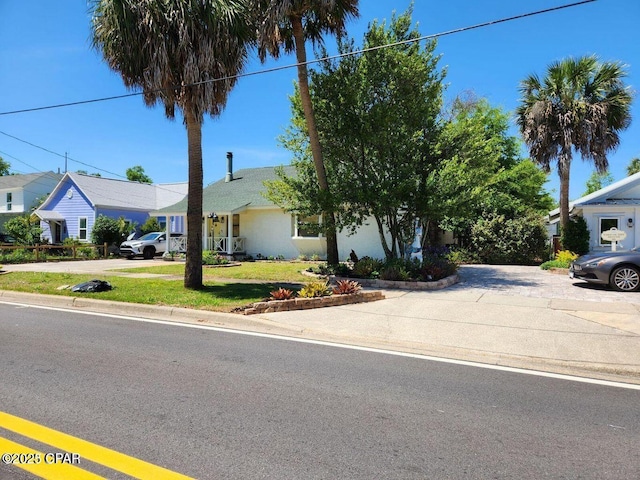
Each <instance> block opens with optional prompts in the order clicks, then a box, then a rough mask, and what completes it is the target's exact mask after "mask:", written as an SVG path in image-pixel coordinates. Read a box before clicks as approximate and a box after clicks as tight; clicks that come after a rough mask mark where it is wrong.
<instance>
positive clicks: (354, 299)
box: [242, 291, 384, 315]
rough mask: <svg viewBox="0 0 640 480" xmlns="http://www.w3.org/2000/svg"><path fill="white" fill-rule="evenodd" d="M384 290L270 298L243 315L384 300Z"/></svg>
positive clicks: (245, 311)
mask: <svg viewBox="0 0 640 480" xmlns="http://www.w3.org/2000/svg"><path fill="white" fill-rule="evenodd" d="M383 299H384V295H383V294H382V292H379V291H375V292H358V293H352V294H347V295H331V296H328V297H316V298H291V299H289V300H270V301H268V302H256V303H254V304H253V306H252V307H251V308H247V309H245V310H244V311H243V312H242V314H243V315H254V314H256V313H273V312H288V311H291V310H308V309H310V308H321V307H335V306H337V305H349V304H351V303H364V302H375V301H376V300H383Z"/></svg>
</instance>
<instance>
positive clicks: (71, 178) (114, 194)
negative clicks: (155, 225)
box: [41, 172, 187, 211]
mask: <svg viewBox="0 0 640 480" xmlns="http://www.w3.org/2000/svg"><path fill="white" fill-rule="evenodd" d="M69 182H72V183H73V184H74V185H75V186H76V188H77V189H78V190H79V191H80V192H81V193H82V194H83V195H84V196H85V197H86V198H87V200H88V201H89V202H90V203H91V205H92V206H93V207H96V206H100V207H107V208H121V209H129V210H142V211H151V210H156V209H158V208H160V207H162V206H166V205H171V204H172V203H175V202H176V201H178V200H179V199H181V198H183V197H184V196H185V195H186V190H187V183H186V182H183V183H170V184H160V185H152V184H148V183H139V182H130V181H128V180H115V179H112V178H104V177H96V176H93V175H84V174H80V173H72V172H67V173H65V175H64V177H63V178H62V180H60V182H59V183H58V185H56V188H55V189H54V191H53V192H52V193H51V195H50V196H49V198H48V199H47V201H46V202H45V203H44V204H43V205H42V207H41V208H42V209H46V208H47V206H48V205H49V203H50V200H51V199H53V198H55V197H56V195H57V194H58V193H59V191H60V189H62V188H68V185H69Z"/></svg>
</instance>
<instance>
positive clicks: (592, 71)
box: [516, 56, 632, 228]
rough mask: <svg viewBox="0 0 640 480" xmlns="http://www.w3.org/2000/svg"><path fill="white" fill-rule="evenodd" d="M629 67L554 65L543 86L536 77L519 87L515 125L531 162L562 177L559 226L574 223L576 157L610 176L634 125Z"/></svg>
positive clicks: (589, 62) (576, 62)
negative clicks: (625, 133) (611, 156)
mask: <svg viewBox="0 0 640 480" xmlns="http://www.w3.org/2000/svg"><path fill="white" fill-rule="evenodd" d="M625 75H626V72H625V69H624V66H623V65H621V64H620V63H617V62H604V63H600V62H599V61H598V58H597V57H595V56H585V57H580V58H577V59H573V58H568V59H564V60H562V61H559V62H554V63H552V64H551V65H550V66H549V67H548V68H547V72H546V77H545V78H544V80H540V78H539V77H538V76H537V75H531V76H529V77H527V78H526V79H525V80H523V81H522V82H521V84H520V92H521V94H522V98H521V99H520V102H521V103H520V105H519V106H518V108H517V109H516V121H517V124H518V126H519V127H520V132H521V133H522V136H523V138H524V141H525V143H526V145H527V146H528V147H529V152H530V155H531V158H532V159H533V160H534V161H535V162H536V163H538V164H539V165H540V166H542V168H543V169H544V170H545V171H546V172H549V171H550V168H551V162H552V161H554V160H555V161H556V166H557V169H558V175H559V177H560V226H561V227H562V228H564V227H565V226H566V225H567V222H568V220H569V172H570V168H571V159H572V156H573V151H574V150H575V151H576V152H577V153H579V154H580V155H581V156H582V158H583V160H591V161H593V163H594V165H595V167H596V171H597V172H599V173H604V172H606V171H607V169H608V166H609V162H608V160H607V153H608V152H610V151H612V150H614V149H615V148H616V147H617V146H618V144H619V143H620V137H619V135H618V134H619V132H620V131H621V130H624V129H625V128H627V127H628V126H629V124H630V122H631V114H630V105H631V100H632V95H631V92H630V90H629V88H628V87H625V85H624V83H623V81H622V79H623V77H624V76H625Z"/></svg>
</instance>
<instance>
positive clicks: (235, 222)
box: [232, 213, 240, 237]
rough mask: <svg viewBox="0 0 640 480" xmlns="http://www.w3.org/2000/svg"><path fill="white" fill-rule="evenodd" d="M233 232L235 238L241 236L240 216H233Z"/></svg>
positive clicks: (235, 214)
mask: <svg viewBox="0 0 640 480" xmlns="http://www.w3.org/2000/svg"><path fill="white" fill-rule="evenodd" d="M232 221H233V231H232V234H233V236H234V237H239V236H240V215H238V214H237V213H234V214H233V220H232Z"/></svg>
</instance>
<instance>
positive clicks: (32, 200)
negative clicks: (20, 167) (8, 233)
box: [0, 172, 62, 231]
mask: <svg viewBox="0 0 640 480" xmlns="http://www.w3.org/2000/svg"><path fill="white" fill-rule="evenodd" d="M61 178H62V174H60V173H54V172H40V173H27V174H23V175H3V176H0V231H3V226H4V224H5V223H6V221H7V220H9V219H11V218H12V217H16V216H19V215H24V214H25V213H30V212H31V209H32V208H33V207H34V206H36V203H37V202H38V201H39V200H40V199H41V198H42V197H45V196H47V195H49V193H51V192H52V191H53V189H54V188H55V186H56V185H57V184H58V182H59V181H60V179H61Z"/></svg>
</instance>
